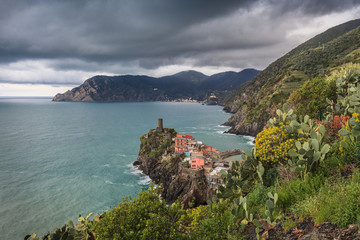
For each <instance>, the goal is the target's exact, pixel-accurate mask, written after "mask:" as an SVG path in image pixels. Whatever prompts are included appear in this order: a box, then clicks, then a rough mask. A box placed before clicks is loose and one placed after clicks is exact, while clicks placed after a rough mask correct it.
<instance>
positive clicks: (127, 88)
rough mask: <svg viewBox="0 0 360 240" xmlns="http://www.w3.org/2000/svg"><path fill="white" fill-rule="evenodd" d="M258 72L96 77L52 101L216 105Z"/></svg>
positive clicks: (187, 72) (249, 70)
mask: <svg viewBox="0 0 360 240" xmlns="http://www.w3.org/2000/svg"><path fill="white" fill-rule="evenodd" d="M258 73H259V71H258V70H255V69H245V70H243V71H241V72H223V73H219V74H215V75H212V76H206V75H204V74H203V73H200V72H196V71H184V72H180V73H177V74H174V75H171V76H165V77H160V78H154V77H149V76H133V75H123V76H94V77H92V78H90V79H88V80H86V81H85V82H84V83H83V84H82V85H80V86H79V87H76V88H74V89H72V90H69V91H67V92H65V93H63V94H57V95H56V96H55V97H54V98H53V101H83V102H144V101H172V100H178V99H190V98H191V99H193V100H198V101H207V100H210V96H213V97H212V98H211V100H212V102H213V104H219V103H220V102H221V100H222V99H224V97H225V96H226V95H228V94H229V93H230V92H231V91H233V90H235V89H236V88H237V87H239V86H240V85H242V84H243V83H245V82H247V81H249V80H251V79H252V78H253V77H255V76H256V75H257V74H258ZM214 96H216V98H214ZM208 102H209V103H210V101H208Z"/></svg>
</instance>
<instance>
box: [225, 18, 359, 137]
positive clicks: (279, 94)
mask: <svg viewBox="0 0 360 240" xmlns="http://www.w3.org/2000/svg"><path fill="white" fill-rule="evenodd" d="M359 26H360V19H357V20H353V21H350V22H347V23H344V24H341V25H338V26H336V27H333V28H331V29H329V30H327V31H325V32H323V33H321V34H319V35H317V36H315V37H314V38H312V39H310V40H308V41H307V42H305V43H303V44H301V45H299V46H298V47H296V48H295V49H293V50H292V51H290V52H289V53H287V54H285V55H284V56H283V57H281V58H279V59H278V60H276V61H275V62H273V63H272V64H270V65H269V66H268V67H267V68H266V69H265V70H263V71H262V72H261V73H259V74H258V75H257V76H256V77H255V78H254V79H252V80H251V81H249V82H247V83H246V84H244V85H242V86H240V87H239V88H238V89H237V90H236V91H235V92H234V93H233V94H232V95H230V96H229V97H227V99H226V100H225V110H226V111H229V112H232V113H235V115H234V116H233V117H232V118H230V119H229V120H228V122H227V123H226V124H227V125H229V126H231V127H232V128H231V129H230V130H229V132H231V133H237V134H245V135H256V134H257V133H258V132H260V131H261V130H262V129H263V127H264V126H265V123H266V121H267V120H268V119H269V118H270V117H272V116H274V114H275V109H277V108H279V107H280V106H281V105H282V104H283V103H285V102H286V101H287V100H288V98H289V96H290V94H291V93H292V92H294V91H295V90H297V89H298V88H300V87H301V86H302V85H303V84H304V83H305V82H306V81H307V80H309V79H312V78H314V77H324V76H326V75H328V74H329V73H330V72H331V71H333V70H334V69H336V68H339V67H341V66H342V65H344V64H345V63H348V62H352V63H358V62H360V27H359Z"/></svg>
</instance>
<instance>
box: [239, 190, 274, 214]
mask: <svg viewBox="0 0 360 240" xmlns="http://www.w3.org/2000/svg"><path fill="white" fill-rule="evenodd" d="M268 192H273V187H265V186H264V185H262V184H257V185H256V186H255V187H254V189H253V190H252V191H251V192H250V193H249V194H248V195H247V196H246V198H247V203H248V205H249V208H250V209H251V213H253V214H254V215H255V216H261V214H262V213H263V212H264V211H265V205H266V201H267V200H268V196H267V193H268Z"/></svg>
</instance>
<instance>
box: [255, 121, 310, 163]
mask: <svg viewBox="0 0 360 240" xmlns="http://www.w3.org/2000/svg"><path fill="white" fill-rule="evenodd" d="M297 141H300V142H301V143H303V142H304V139H302V138H297V139H296V138H295V137H294V134H288V133H287V132H286V129H285V126H284V124H283V123H280V124H279V126H272V127H269V128H266V129H264V130H263V131H262V132H260V133H259V134H258V135H257V136H256V139H255V148H256V157H257V159H258V160H259V161H260V162H261V163H262V164H263V165H264V166H266V167H271V166H273V165H277V164H280V165H283V164H284V163H286V162H287V161H288V160H289V159H290V155H289V153H288V152H289V150H290V149H295V142H297Z"/></svg>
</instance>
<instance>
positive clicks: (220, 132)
mask: <svg viewBox="0 0 360 240" xmlns="http://www.w3.org/2000/svg"><path fill="white" fill-rule="evenodd" d="M216 132H217V133H219V134H224V133H225V132H224V131H222V130H221V131H216Z"/></svg>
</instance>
